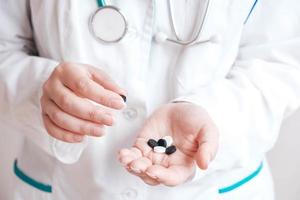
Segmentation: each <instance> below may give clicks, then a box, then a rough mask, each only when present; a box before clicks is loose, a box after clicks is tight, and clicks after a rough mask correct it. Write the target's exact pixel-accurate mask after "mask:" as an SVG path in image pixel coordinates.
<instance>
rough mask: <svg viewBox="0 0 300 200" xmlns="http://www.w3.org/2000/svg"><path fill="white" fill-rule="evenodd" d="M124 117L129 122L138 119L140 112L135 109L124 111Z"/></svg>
mask: <svg viewBox="0 0 300 200" xmlns="http://www.w3.org/2000/svg"><path fill="white" fill-rule="evenodd" d="M123 115H124V117H125V118H126V119H128V120H133V119H135V118H137V115H138V112H137V110H136V109H135V108H127V109H125V110H124V111H123Z"/></svg>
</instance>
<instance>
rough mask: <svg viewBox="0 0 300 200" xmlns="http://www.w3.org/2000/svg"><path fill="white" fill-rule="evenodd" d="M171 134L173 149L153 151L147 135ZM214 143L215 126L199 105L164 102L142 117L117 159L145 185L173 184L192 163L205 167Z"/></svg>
mask: <svg viewBox="0 0 300 200" xmlns="http://www.w3.org/2000/svg"><path fill="white" fill-rule="evenodd" d="M168 135H169V136H172V138H173V140H174V142H173V144H174V145H175V146H176V147H177V151H176V152H175V153H173V154H171V155H167V154H165V153H156V152H154V151H153V150H152V148H151V147H150V146H148V144H147V142H148V140H149V139H155V140H159V139H160V138H163V137H164V136H168ZM217 146H218V130H217V128H216V126H215V125H214V123H213V122H212V120H211V119H210V117H209V116H208V114H207V113H206V112H205V110H203V109H202V108H201V107H200V106H196V105H194V104H190V103H173V104H166V105H164V106H163V107H161V108H159V109H158V110H157V111H156V112H154V113H153V115H152V116H151V117H150V118H149V119H148V120H147V121H146V123H145V125H144V126H143V128H142V129H141V131H140V133H139V135H138V137H137V138H136V141H135V143H134V145H133V147H132V148H129V149H121V150H120V152H119V161H120V162H121V164H122V165H123V166H124V167H125V168H126V169H127V170H128V171H129V172H130V173H132V174H134V175H136V176H138V177H140V178H142V179H143V181H144V182H145V183H147V184H149V185H158V184H164V185H167V186H176V185H178V184H181V183H184V182H185V181H186V180H188V179H189V177H191V176H192V175H193V173H194V171H195V167H196V163H197V165H198V166H199V167H200V168H201V169H203V170H204V169H206V168H207V167H208V164H209V162H210V161H211V160H212V159H213V158H214V156H215V154H216V151H217Z"/></svg>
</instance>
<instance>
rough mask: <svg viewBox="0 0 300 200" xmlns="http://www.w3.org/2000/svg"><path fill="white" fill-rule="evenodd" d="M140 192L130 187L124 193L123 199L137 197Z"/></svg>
mask: <svg viewBox="0 0 300 200" xmlns="http://www.w3.org/2000/svg"><path fill="white" fill-rule="evenodd" d="M137 195H138V193H137V191H136V190H135V189H132V188H129V189H126V190H124V192H123V193H122V197H123V199H128V200H129V199H136V197H137Z"/></svg>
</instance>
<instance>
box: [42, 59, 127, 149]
mask: <svg viewBox="0 0 300 200" xmlns="http://www.w3.org/2000/svg"><path fill="white" fill-rule="evenodd" d="M120 95H124V96H126V92H125V90H123V89H121V88H120V87H119V86H118V85H117V84H116V83H115V82H114V81H113V80H112V79H111V78H110V77H109V76H108V75H107V74H105V73H104V72H103V71H102V70H99V69H97V68H95V67H92V66H89V65H83V64H76V63H68V62H66V63H61V64H60V65H59V66H57V67H56V68H55V70H54V71H53V73H52V74H51V76H50V77H49V79H48V80H47V81H46V82H45V83H44V85H43V95H42V97H41V99H40V103H41V108H42V116H43V122H44V126H45V128H46V130H47V132H48V133H49V134H50V135H51V136H52V137H54V138H56V139H58V140H62V141H65V142H69V143H75V142H81V141H82V140H83V138H84V136H85V135H90V136H95V137H100V136H103V135H104V134H105V129H104V128H105V126H112V125H113V122H114V119H113V113H112V111H113V110H120V109H122V108H123V107H124V106H125V103H124V101H123V99H122V97H121V96H120ZM87 99H89V100H91V101H94V102H96V103H98V105H96V104H94V103H92V102H91V101H88V100H87Z"/></svg>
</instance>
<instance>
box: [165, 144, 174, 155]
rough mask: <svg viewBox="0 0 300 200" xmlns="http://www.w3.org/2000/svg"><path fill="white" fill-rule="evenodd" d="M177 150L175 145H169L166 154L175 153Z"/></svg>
mask: <svg viewBox="0 0 300 200" xmlns="http://www.w3.org/2000/svg"><path fill="white" fill-rule="evenodd" d="M175 151H176V147H175V146H174V145H172V146H169V147H168V148H166V154H167V155H170V154H172V153H175Z"/></svg>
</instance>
